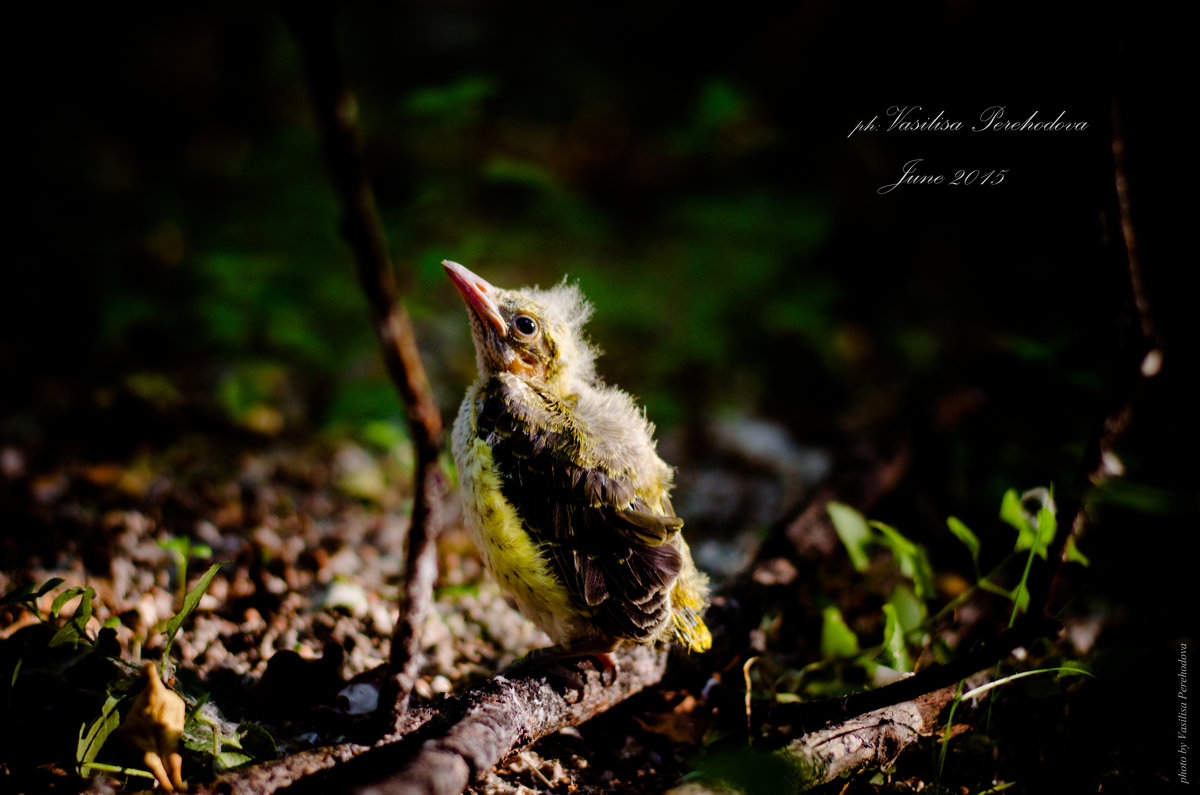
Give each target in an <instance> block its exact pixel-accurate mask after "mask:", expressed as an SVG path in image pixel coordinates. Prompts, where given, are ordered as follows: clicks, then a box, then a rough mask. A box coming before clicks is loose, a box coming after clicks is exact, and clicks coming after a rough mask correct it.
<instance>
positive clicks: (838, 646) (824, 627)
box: [821, 605, 859, 659]
mask: <svg viewBox="0 0 1200 795" xmlns="http://www.w3.org/2000/svg"><path fill="white" fill-rule="evenodd" d="M821 618H822V624H821V656H822V657H824V658H826V659H829V658H836V657H853V656H854V655H855V654H858V651H859V647H858V637H857V636H855V634H854V630H852V629H850V627H848V626H847V625H846V620H845V619H844V618H842V613H841V611H839V610H838V609H837V607H835V606H832V605H830V606H829V607H826V608H825V610H824V611H823V612H822V614H821Z"/></svg>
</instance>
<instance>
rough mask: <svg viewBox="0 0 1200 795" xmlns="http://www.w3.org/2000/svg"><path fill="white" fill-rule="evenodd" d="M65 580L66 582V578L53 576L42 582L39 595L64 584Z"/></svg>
mask: <svg viewBox="0 0 1200 795" xmlns="http://www.w3.org/2000/svg"><path fill="white" fill-rule="evenodd" d="M64 582H66V580H64V579H63V578H62V577H51V578H50V579H48V580H46V582H44V583H43V584H42V587H41V588H38V589H37V595H38V596H45V595H46V594H48V593H50V592H51V591H53V590H54V589H55V588H57V587H58V586H60V585H62V584H63V583H64Z"/></svg>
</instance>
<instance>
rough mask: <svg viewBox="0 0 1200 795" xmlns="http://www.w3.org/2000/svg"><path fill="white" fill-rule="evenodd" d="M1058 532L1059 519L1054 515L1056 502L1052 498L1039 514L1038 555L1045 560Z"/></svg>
mask: <svg viewBox="0 0 1200 795" xmlns="http://www.w3.org/2000/svg"><path fill="white" fill-rule="evenodd" d="M1057 532H1058V519H1057V517H1055V515H1054V501H1053V498H1051V499H1050V500H1049V501H1048V502H1047V503H1046V504H1045V505H1043V506H1042V507H1041V508H1040V509H1039V510H1038V512H1037V542H1036V543H1037V553H1038V555H1040V556H1041V557H1042V558H1045V557H1046V555H1047V554H1048V552H1049V549H1050V543H1051V542H1052V541H1054V536H1055V534H1056V533H1057Z"/></svg>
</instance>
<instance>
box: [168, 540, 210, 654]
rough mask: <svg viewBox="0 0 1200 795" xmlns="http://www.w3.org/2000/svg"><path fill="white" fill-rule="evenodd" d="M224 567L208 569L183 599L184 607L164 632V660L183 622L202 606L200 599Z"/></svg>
mask: <svg viewBox="0 0 1200 795" xmlns="http://www.w3.org/2000/svg"><path fill="white" fill-rule="evenodd" d="M222 565H223V564H220V563H214V564H213V565H211V566H209V567H208V571H206V572H204V574H203V575H201V577H200V579H199V580H198V581H197V582H196V584H195V585H193V586H192V590H190V591H188V592H187V596H185V597H183V606H182V607H181V608H180V610H179V612H178V613H176V614H175V616H174V617H173V618H172V619H171V620H170V621H168V622H167V626H166V628H165V629H164V630H163V634H164V635H166V638H167V644H166V648H165V649H164V650H163V659H164V660H165V659H166V658H167V656H168V655H169V654H170V653H171V644H172V643H174V642H175V633H176V632H178V631H179V627H180V626H182V625H183V622H184V621H186V620H187V617H188V616H190V615H191V614H192V611H193V610H195V609H196V605H198V604H200V597H202V596H204V592H205V591H207V590H208V586H209V584H210V583H211V582H212V579H213V577H214V576H216V574H217V571H218V570H219V569H220V568H221V566H222Z"/></svg>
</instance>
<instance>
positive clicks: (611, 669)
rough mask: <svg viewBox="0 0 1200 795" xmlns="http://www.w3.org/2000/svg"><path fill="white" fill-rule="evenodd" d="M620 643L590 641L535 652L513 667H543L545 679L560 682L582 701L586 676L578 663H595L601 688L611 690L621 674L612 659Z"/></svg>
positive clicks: (596, 638) (613, 640) (518, 661)
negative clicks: (606, 679)
mask: <svg viewBox="0 0 1200 795" xmlns="http://www.w3.org/2000/svg"><path fill="white" fill-rule="evenodd" d="M619 643H620V641H619V640H617V639H615V638H610V637H592V638H584V639H581V640H575V641H572V642H570V643H563V644H560V645H558V646H548V647H546V648H544V649H534V650H533V651H531V652H529V653H528V654H526V655H525V656H524V657H522V658H521V659H519V660H517V662H515V663H514V664H513V666H512V667H513V668H514V669H522V668H529V667H532V666H534V665H539V664H544V668H545V672H546V674H547V675H548V676H550V677H551V678H553V679H557V680H559V681H561V682H563V683H564V684H566V685H567V686H568V687H570V688H571V689H572V690H574V691H576V693H577V694H578V695H579V697H580V698H582V697H583V690H584V688H585V687H586V685H587V675H586V674H585V673H584V672H583V671H582V670H581V667H580V663H582V662H583V661H585V660H590V661H592V662H594V663H595V665H596V668H597V669H598V670H599V672H600V684H602V685H604V686H605V687H610V686H612V685H613V684H614V683H615V682H616V681H617V676H618V674H619V673H620V666H619V665H618V664H617V660H616V658H615V657H613V655H612V653H613V651H614V650H615V649H616V648H617V646H618V645H619ZM608 673H611V674H612V677H611V678H610V679H609V681H607V682H606V681H605V674H608Z"/></svg>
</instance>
